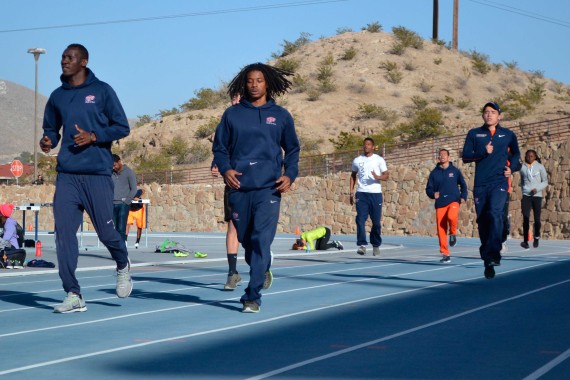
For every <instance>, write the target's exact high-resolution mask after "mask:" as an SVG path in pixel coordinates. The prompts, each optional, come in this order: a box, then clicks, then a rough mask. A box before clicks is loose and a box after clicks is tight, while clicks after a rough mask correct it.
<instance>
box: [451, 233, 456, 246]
mask: <svg viewBox="0 0 570 380" xmlns="http://www.w3.org/2000/svg"><path fill="white" fill-rule="evenodd" d="M456 244H457V237H456V236H455V235H449V246H450V247H455V245H456Z"/></svg>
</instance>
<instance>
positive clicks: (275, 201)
mask: <svg viewBox="0 0 570 380" xmlns="http://www.w3.org/2000/svg"><path fill="white" fill-rule="evenodd" d="M269 203H277V201H269Z"/></svg>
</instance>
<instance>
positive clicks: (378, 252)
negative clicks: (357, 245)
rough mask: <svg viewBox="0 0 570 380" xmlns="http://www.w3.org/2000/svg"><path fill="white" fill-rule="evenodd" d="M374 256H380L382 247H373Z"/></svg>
mask: <svg viewBox="0 0 570 380" xmlns="http://www.w3.org/2000/svg"><path fill="white" fill-rule="evenodd" d="M372 255H374V256H380V247H373V248H372Z"/></svg>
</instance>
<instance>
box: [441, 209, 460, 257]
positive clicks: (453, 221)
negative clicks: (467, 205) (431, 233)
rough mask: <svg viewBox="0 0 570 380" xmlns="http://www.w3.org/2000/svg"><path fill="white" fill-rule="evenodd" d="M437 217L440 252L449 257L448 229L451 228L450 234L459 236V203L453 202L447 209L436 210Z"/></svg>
mask: <svg viewBox="0 0 570 380" xmlns="http://www.w3.org/2000/svg"><path fill="white" fill-rule="evenodd" d="M435 216H436V218H437V237H438V238H439V252H441V253H442V254H444V255H446V256H449V248H448V247H447V228H448V226H449V234H450V235H455V234H457V219H458V217H459V202H452V203H450V204H448V205H447V206H445V207H441V208H436V209H435Z"/></svg>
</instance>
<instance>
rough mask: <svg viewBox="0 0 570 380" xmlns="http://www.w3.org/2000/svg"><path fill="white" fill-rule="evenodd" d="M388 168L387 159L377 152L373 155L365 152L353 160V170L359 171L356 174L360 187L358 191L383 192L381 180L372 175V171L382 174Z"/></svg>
mask: <svg viewBox="0 0 570 380" xmlns="http://www.w3.org/2000/svg"><path fill="white" fill-rule="evenodd" d="M387 170H388V167H387V166H386V161H384V159H383V158H382V157H380V156H379V155H377V154H372V156H370V157H367V156H365V155H364V154H362V155H360V156H358V157H356V158H355V159H354V161H352V172H358V174H356V177H357V183H358V187H357V188H356V191H359V192H362V193H381V192H382V185H380V181H379V180H377V179H375V178H374V177H373V176H372V171H374V173H376V175H381V174H382V173H384V172H385V171H387Z"/></svg>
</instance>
